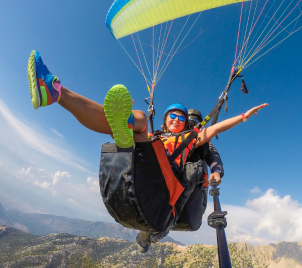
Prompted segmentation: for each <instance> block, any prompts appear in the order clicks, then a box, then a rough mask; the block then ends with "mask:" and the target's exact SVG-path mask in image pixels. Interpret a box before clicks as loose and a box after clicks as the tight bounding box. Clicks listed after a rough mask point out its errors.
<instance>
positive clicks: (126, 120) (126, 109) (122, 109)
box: [104, 85, 134, 148]
mask: <svg viewBox="0 0 302 268" xmlns="http://www.w3.org/2000/svg"><path fill="white" fill-rule="evenodd" d="M104 111H105V115H106V118H107V121H108V123H109V125H110V127H111V130H112V134H113V139H114V141H115V143H116V145H117V146H118V147H120V148H129V147H131V146H133V145H134V140H133V127H134V116H133V114H132V98H131V96H130V93H129V91H128V90H127V88H126V87H124V86H123V85H115V86H114V87H112V88H111V89H110V90H109V91H108V93H107V95H106V97H105V101H104Z"/></svg>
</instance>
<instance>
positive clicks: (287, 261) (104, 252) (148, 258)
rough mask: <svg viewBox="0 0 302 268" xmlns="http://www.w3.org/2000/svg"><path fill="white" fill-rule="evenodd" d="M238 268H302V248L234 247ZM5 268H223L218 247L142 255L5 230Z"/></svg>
mask: <svg viewBox="0 0 302 268" xmlns="http://www.w3.org/2000/svg"><path fill="white" fill-rule="evenodd" d="M229 250H230V254H231V259H232V265H233V267H236V268H239V267H240V268H241V267H242V268H248V267H257V268H281V267H286V268H290V267H293V268H298V267H302V243H286V242H281V243H278V244H271V245H267V246H258V247H252V246H251V245H248V244H246V243H229ZM0 252H1V254H0V267H4V268H15V267H16V268H19V267H45V268H46V267H62V268H63V267H72V268H76V267H104V268H105V267H106V268H107V267H120V268H122V267H123V268H124V267H129V268H134V267H141V268H149V267H150V268H151V267H161V268H172V267H174V268H176V267H177V268H178V267H179V268H180V267H186V268H197V267H198V268H200V267H208V268H210V267H219V266H218V259H217V247H216V246H206V245H201V244H196V245H192V246H180V245H177V244H173V243H169V242H166V243H157V244H155V245H152V247H151V250H150V252H148V253H146V254H142V253H140V252H139V251H138V248H137V245H136V244H135V243H132V242H128V241H125V240H118V239H111V238H100V239H92V238H87V237H83V236H73V235H69V234H51V235H46V236H34V235H30V234H26V233H24V232H22V231H19V230H16V229H14V228H11V227H6V226H0Z"/></svg>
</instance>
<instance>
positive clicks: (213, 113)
mask: <svg viewBox="0 0 302 268" xmlns="http://www.w3.org/2000/svg"><path fill="white" fill-rule="evenodd" d="M223 104H224V97H220V98H219V100H218V102H217V104H216V106H215V107H214V109H213V110H212V111H211V112H210V113H209V114H208V115H207V116H206V117H205V118H204V119H203V121H202V122H201V123H200V124H201V125H202V126H204V125H206V124H207V123H208V122H209V121H210V120H211V119H212V117H213V121H214V119H215V123H214V124H216V122H217V119H218V115H219V112H220V110H221V107H222V105H223ZM214 124H213V123H212V125H214Z"/></svg>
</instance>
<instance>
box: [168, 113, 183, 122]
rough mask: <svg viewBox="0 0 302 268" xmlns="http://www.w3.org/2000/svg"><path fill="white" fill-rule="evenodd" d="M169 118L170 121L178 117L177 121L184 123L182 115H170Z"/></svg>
mask: <svg viewBox="0 0 302 268" xmlns="http://www.w3.org/2000/svg"><path fill="white" fill-rule="evenodd" d="M169 116H170V118H171V119H176V118H177V117H178V120H179V121H180V122H184V121H185V120H186V118H185V117H184V116H182V115H177V114H173V113H171V114H170V115H169Z"/></svg>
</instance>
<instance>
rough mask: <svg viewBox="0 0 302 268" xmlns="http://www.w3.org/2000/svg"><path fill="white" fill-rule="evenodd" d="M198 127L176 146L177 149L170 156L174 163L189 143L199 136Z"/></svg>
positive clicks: (170, 160) (171, 161)
mask: <svg viewBox="0 0 302 268" xmlns="http://www.w3.org/2000/svg"><path fill="white" fill-rule="evenodd" d="M199 131H200V130H199V129H198V128H194V129H193V131H192V132H191V133H190V134H189V135H188V137H186V138H185V140H184V141H183V142H182V143H181V144H180V145H179V146H178V147H177V148H176V150H175V151H174V152H173V153H172V154H171V155H170V156H169V157H168V158H169V162H170V163H171V164H172V163H173V162H174V161H175V160H176V158H177V157H178V156H179V155H180V154H181V153H182V152H183V151H184V150H185V149H186V148H187V147H188V146H189V144H190V143H191V142H192V141H193V140H194V139H196V138H197V136H198V133H199Z"/></svg>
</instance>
